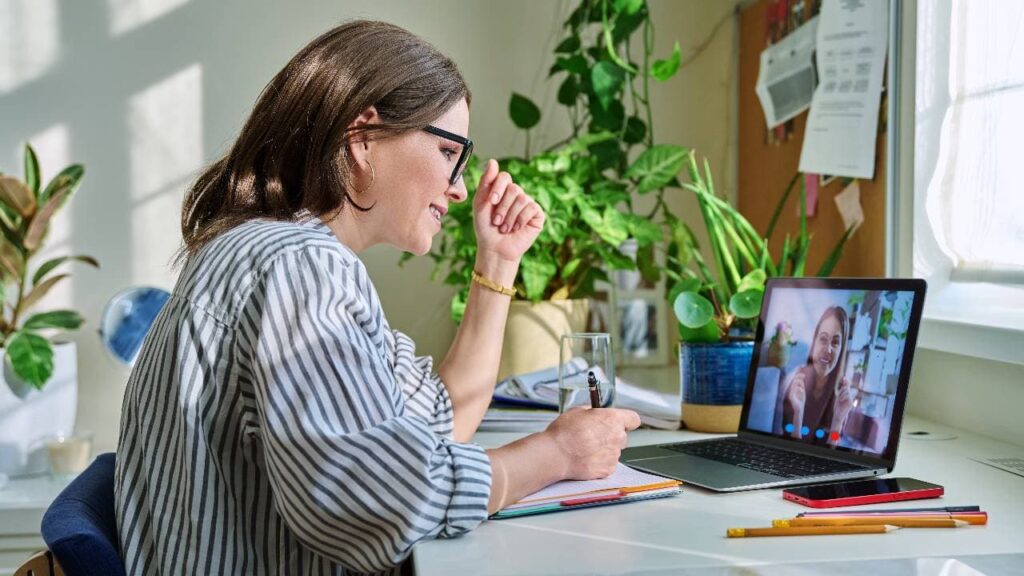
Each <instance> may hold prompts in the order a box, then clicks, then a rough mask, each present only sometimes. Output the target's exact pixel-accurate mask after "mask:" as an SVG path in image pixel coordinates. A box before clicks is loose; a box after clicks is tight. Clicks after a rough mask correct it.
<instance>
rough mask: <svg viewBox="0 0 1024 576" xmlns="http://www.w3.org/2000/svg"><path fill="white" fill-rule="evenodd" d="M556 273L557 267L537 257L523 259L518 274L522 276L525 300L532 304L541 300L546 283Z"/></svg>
mask: <svg viewBox="0 0 1024 576" xmlns="http://www.w3.org/2000/svg"><path fill="white" fill-rule="evenodd" d="M557 273H558V267H557V266H555V264H554V263H553V262H549V261H547V260H541V259H540V258H537V257H524V258H523V259H522V262H521V263H520V266H519V274H520V276H522V278H523V286H524V287H525V288H526V298H527V299H528V300H531V301H533V302H539V301H540V300H541V299H543V298H544V290H545V289H546V288H547V286H548V282H550V281H551V279H552V278H554V276H555V274H557Z"/></svg>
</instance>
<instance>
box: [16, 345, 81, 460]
mask: <svg viewBox="0 0 1024 576" xmlns="http://www.w3.org/2000/svg"><path fill="white" fill-rule="evenodd" d="M0 352H3V350H2V349H0ZM77 404H78V355H77V352H76V349H75V344H74V343H73V342H61V343H55V344H54V345H53V376H51V377H50V379H49V380H48V381H47V382H46V384H45V385H44V386H43V389H42V390H36V389H34V388H32V387H31V386H29V385H27V384H25V383H24V382H22V381H20V380H19V379H18V378H17V377H15V376H14V371H13V369H12V368H11V366H10V365H9V363H8V362H4V370H3V372H2V373H0V474H7V475H15V474H34V473H40V472H46V471H47V470H48V469H49V461H48V458H47V453H46V445H45V444H46V440H47V439H49V438H52V437H55V436H66V435H69V434H70V433H71V432H72V431H73V430H74V428H75V408H76V406H77Z"/></svg>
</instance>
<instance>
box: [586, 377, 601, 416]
mask: <svg viewBox="0 0 1024 576" xmlns="http://www.w3.org/2000/svg"><path fill="white" fill-rule="evenodd" d="M587 387H588V388H590V407H591V408H600V407H601V391H600V390H598V389H597V377H596V376H594V373H593V372H587Z"/></svg>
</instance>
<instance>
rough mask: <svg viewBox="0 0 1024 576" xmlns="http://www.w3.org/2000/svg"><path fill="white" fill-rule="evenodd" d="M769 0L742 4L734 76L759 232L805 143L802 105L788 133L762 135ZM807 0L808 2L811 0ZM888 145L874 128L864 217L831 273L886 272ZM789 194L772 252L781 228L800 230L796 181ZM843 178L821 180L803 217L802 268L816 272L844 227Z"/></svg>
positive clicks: (742, 195)
mask: <svg viewBox="0 0 1024 576" xmlns="http://www.w3.org/2000/svg"><path fill="white" fill-rule="evenodd" d="M772 4H773V2H772V0H758V1H757V2H755V3H753V4H751V5H749V6H747V7H746V8H744V9H743V11H742V12H741V15H740V66H739V68H740V83H739V91H740V92H739V208H740V211H741V212H742V213H743V215H744V216H746V217H747V218H748V219H749V220H750V222H751V223H752V224H753V225H754V227H755V228H756V229H757V230H758V231H759V232H761V233H762V234H764V232H765V230H766V229H767V227H768V222H769V220H770V219H771V216H772V213H773V212H774V210H775V207H776V205H777V204H778V201H779V199H780V198H781V197H782V195H783V194H784V193H785V190H786V186H787V185H788V184H789V182H790V180H792V178H793V176H794V175H795V174H796V173H797V170H798V166H799V164H800V150H801V147H802V146H803V135H804V127H805V125H806V123H807V112H806V111H805V112H803V113H801V114H800V115H798V116H797V117H796V118H795V119H794V120H793V126H792V131H791V132H790V134H789V135H788V137H787V138H785V139H781V140H779V141H778V142H775V143H769V142H768V138H767V137H766V133H767V130H768V129H767V127H766V125H765V117H764V112H763V110H762V108H761V103H760V101H759V100H758V98H757V94H756V93H755V86H756V83H757V75H758V69H759V66H760V55H761V51H762V50H763V49H764V48H765V46H766V45H767V42H766V38H767V24H766V22H767V21H768V10H769V8H770V7H771V5H772ZM808 4H809V3H808ZM881 105H882V111H881V114H880V115H879V118H880V125H881V126H884V124H885V93H884V92H883V95H882V103H881ZM885 150H886V135H885V132H884V129H883V130H880V131H879V134H878V138H877V140H876V143H875V154H876V156H875V177H874V179H872V180H867V179H858V180H857V182H858V183H859V186H860V200H861V206H862V208H863V211H864V223H863V224H861V226H860V228H858V229H857V231H856V232H855V233H854V235H853V236H852V237H851V238H850V240H849V241H848V242H847V243H846V248H845V250H844V252H843V257H842V259H840V261H839V264H838V265H837V266H836V268H835V269H834V270H833V272H832V275H833V276H884V275H885V220H886V218H885V216H886V214H885V209H886V208H885V205H886V200H885V193H886V190H885V188H886V182H885V168H886V166H885ZM797 186H798V187H797V188H796V189H794V191H793V193H791V194H790V197H789V199H788V200H787V203H786V206H785V208H784V209H783V211H782V214H781V216H780V217H779V221H778V224H777V225H776V229H775V232H774V233H773V234H772V238H771V243H770V247H771V253H772V256H773V257H774V258H776V259H778V257H779V256H780V255H781V254H782V243H783V239H784V238H785V236H786V234H787V233H789V234H790V235H791V236H794V237H795V236H796V235H797V234H799V230H800V219H799V215H798V210H799V203H800V196H799V182H798V184H797ZM843 186H844V183H843V179H841V178H837V179H835V180H834V181H833V182H831V183H830V184H828V185H827V186H821V187H819V192H818V201H817V208H816V210H815V215H814V216H813V217H810V218H808V231H809V233H810V234H812V235H813V238H812V239H811V246H810V251H809V254H808V258H807V267H806V271H805V273H806V274H807V275H813V274H814V273H815V272H817V270H818V268H819V267H820V266H821V264H822V262H824V261H825V259H826V258H827V257H828V254H829V252H830V251H831V250H832V248H833V246H835V243H836V242H837V241H838V240H839V238H840V237H841V236H842V235H843V232H844V231H845V228H844V226H843V221H842V218H841V217H840V215H839V210H838V209H837V208H836V205H835V201H834V199H835V196H836V194H838V193H840V192H841V191H842V190H843Z"/></svg>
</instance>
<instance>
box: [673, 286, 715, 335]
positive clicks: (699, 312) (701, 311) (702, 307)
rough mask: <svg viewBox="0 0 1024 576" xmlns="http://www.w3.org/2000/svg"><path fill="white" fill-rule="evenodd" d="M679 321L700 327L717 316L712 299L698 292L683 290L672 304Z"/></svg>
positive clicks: (684, 324) (693, 326) (691, 326)
mask: <svg viewBox="0 0 1024 576" xmlns="http://www.w3.org/2000/svg"><path fill="white" fill-rule="evenodd" d="M672 311H673V312H675V313H676V318H677V319H679V322H680V323H682V324H683V326H686V327H688V328H700V327H701V326H703V325H705V324H707V323H708V322H709V321H711V319H712V318H714V316H715V307H714V306H713V305H712V304H711V301H710V300H708V299H707V298H705V297H703V296H701V295H700V294H698V293H696V292H682V293H680V294H679V296H676V299H675V302H673V304H672Z"/></svg>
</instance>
